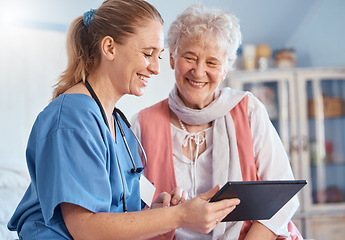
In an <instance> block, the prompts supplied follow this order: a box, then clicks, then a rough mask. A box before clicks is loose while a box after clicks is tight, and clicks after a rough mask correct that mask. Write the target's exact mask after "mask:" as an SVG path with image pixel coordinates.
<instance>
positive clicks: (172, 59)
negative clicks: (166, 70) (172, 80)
mask: <svg viewBox="0 0 345 240" xmlns="http://www.w3.org/2000/svg"><path fill="white" fill-rule="evenodd" d="M170 67H171V69H172V70H174V69H175V59H174V57H173V54H172V53H170Z"/></svg>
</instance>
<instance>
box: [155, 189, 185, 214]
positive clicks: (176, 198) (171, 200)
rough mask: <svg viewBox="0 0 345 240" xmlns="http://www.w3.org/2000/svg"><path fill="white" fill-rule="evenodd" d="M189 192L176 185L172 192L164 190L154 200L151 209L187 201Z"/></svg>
mask: <svg viewBox="0 0 345 240" xmlns="http://www.w3.org/2000/svg"><path fill="white" fill-rule="evenodd" d="M186 198H187V193H186V192H185V191H183V189H182V188H180V187H176V188H175V189H174V190H173V191H172V192H171V193H170V194H169V193H167V192H162V193H161V194H159V195H158V197H157V198H156V199H155V200H154V201H153V203H152V206H151V209H154V208H160V207H170V206H176V205H178V204H181V203H183V202H185V201H186Z"/></svg>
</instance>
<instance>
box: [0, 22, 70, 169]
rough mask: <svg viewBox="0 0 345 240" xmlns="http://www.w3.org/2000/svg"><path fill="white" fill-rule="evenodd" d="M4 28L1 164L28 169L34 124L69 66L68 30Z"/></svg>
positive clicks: (0, 83)
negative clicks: (28, 143)
mask: <svg viewBox="0 0 345 240" xmlns="http://www.w3.org/2000/svg"><path fill="white" fill-rule="evenodd" d="M0 32H1V33H2V34H1V38H0V53H1V54H0V76H1V77H0V86H1V87H0V114H1V115H0V116H1V117H0V166H2V167H3V166H6V167H9V168H16V169H18V168H24V169H26V163H25V158H24V155H25V148H26V143H27V139H28V136H29V133H30V130H31V127H32V124H33V122H34V120H35V118H36V116H37V114H38V113H39V112H40V111H41V110H42V109H43V108H44V107H45V106H46V105H47V103H48V102H49V100H50V99H51V97H52V94H51V92H52V85H53V84H54V83H56V79H57V78H58V75H59V74H60V73H61V72H62V70H63V69H64V67H65V62H66V57H65V53H64V45H65V34H64V33H59V32H54V31H41V30H32V29H23V28H13V27H12V28H1V27H0Z"/></svg>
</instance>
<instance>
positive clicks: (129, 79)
mask: <svg viewBox="0 0 345 240" xmlns="http://www.w3.org/2000/svg"><path fill="white" fill-rule="evenodd" d="M163 49H164V33H163V26H162V24H161V23H160V22H159V21H157V20H149V21H148V23H147V24H146V27H141V28H138V29H137V32H136V33H135V34H133V35H131V36H130V37H129V38H127V40H126V41H125V43H124V44H122V45H120V44H116V45H115V54H114V61H113V63H112V64H111V65H110V69H109V75H110V77H111V79H113V80H112V82H113V86H114V88H115V89H116V91H117V92H118V94H119V95H121V96H122V95H125V94H133V95H136V96H141V95H142V94H143V93H144V88H145V87H146V86H147V85H148V82H149V78H150V76H151V75H157V74H158V73H159V59H160V55H161V53H162V51H163Z"/></svg>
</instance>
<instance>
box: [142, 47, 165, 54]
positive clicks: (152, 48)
mask: <svg viewBox="0 0 345 240" xmlns="http://www.w3.org/2000/svg"><path fill="white" fill-rule="evenodd" d="M143 49H144V50H157V51H158V48H156V47H145V48H143ZM162 52H164V48H163V49H162V51H161V53H162Z"/></svg>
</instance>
